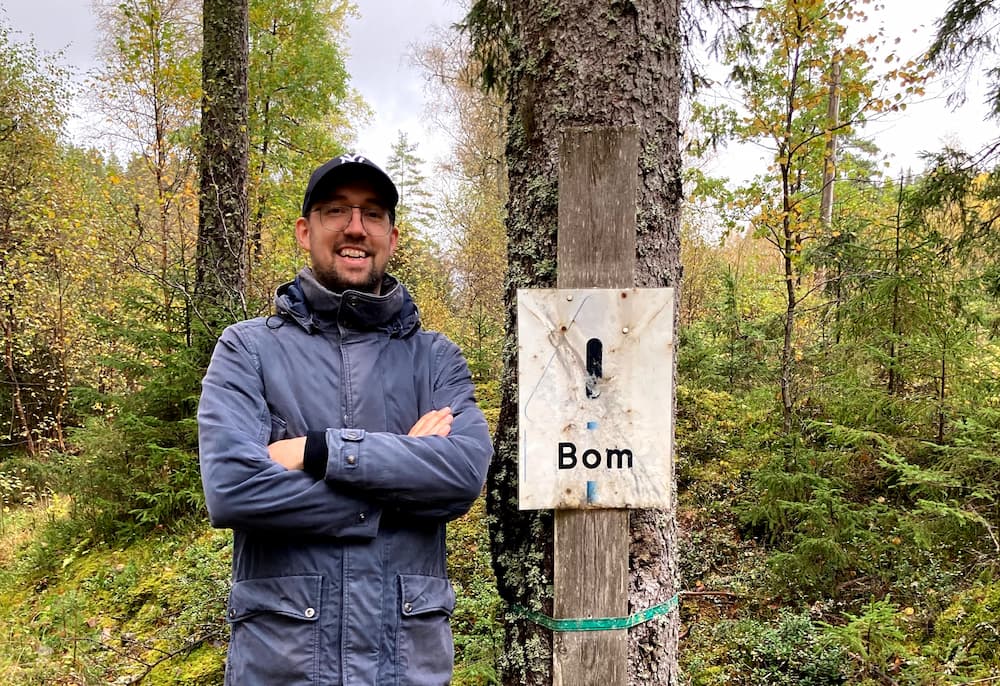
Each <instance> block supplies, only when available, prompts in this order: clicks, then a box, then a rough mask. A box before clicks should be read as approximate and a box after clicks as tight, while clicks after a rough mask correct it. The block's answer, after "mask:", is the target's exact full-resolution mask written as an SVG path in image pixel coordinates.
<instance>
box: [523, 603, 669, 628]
mask: <svg viewBox="0 0 1000 686" xmlns="http://www.w3.org/2000/svg"><path fill="white" fill-rule="evenodd" d="M679 601H680V596H679V595H675V596H674V597H673V598H671V599H670V600H668V601H667V602H665V603H660V604H659V605H654V606H653V607H651V608H649V609H648V610H643V611H642V612H636V613H635V614H631V615H629V616H628V617H598V618H594V619H554V618H552V617H548V616H546V615H543V614H540V613H538V612H532V611H531V610H526V609H524V608H523V607H520V606H519V605H513V606H511V609H512V610H513V611H514V613H515V614H517V615H519V616H521V617H524V618H525V619H529V620H531V621H532V622H534V623H535V624H538V625H540V626H544V627H545V628H546V629H551V630H552V631H613V630H615V629H631V628H632V627H634V626H638V625H639V624H643V623H645V622H648V621H649V620H651V619H654V618H656V617H660V616H663V615H666V614H668V613H669V612H671V611H673V610H675V609H677V605H678V603H679Z"/></svg>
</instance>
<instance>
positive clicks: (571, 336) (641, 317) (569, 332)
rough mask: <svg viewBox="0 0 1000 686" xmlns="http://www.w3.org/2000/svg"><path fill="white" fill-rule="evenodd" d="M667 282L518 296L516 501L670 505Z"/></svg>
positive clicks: (670, 303)
mask: <svg viewBox="0 0 1000 686" xmlns="http://www.w3.org/2000/svg"><path fill="white" fill-rule="evenodd" d="M673 330H674V293H673V289H672V288H654V289H636V288H631V289H628V288H614V289H558V290H555V289H547V290H546V289H538V290H535V289H531V290H518V292H517V338H518V389H519V391H518V411H519V413H518V432H519V446H520V448H519V451H518V452H519V455H518V457H519V465H518V466H519V479H518V483H519V488H518V505H519V507H520V508H521V509H522V510H534V509H544V508H560V509H563V508H565V509H581V508H669V507H670V506H671V484H672V482H673V434H674V431H673V406H674V403H673V390H674V383H673V369H674V360H673V355H674V351H673V348H674V341H673Z"/></svg>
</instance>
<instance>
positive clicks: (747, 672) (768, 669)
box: [686, 611, 847, 686]
mask: <svg viewBox="0 0 1000 686" xmlns="http://www.w3.org/2000/svg"><path fill="white" fill-rule="evenodd" d="M713 631H714V632H716V633H718V634H719V638H720V639H721V640H722V641H724V642H725V644H726V645H728V646H731V649H730V650H728V651H727V652H726V653H725V654H719V655H715V656H713V658H712V659H709V660H706V659H704V658H700V659H698V660H696V661H691V662H689V663H688V664H687V665H686V669H687V671H688V673H689V674H691V675H692V677H691V682H690V683H691V685H692V686H715V685H716V684H736V685H741V686H759V685H760V684H773V685H775V686H835V685H837V684H843V683H846V682H847V679H846V676H845V667H846V663H847V655H846V653H845V651H844V649H843V648H841V647H840V646H838V645H836V644H833V643H831V642H829V641H827V640H824V638H823V633H822V631H821V630H820V628H819V627H818V626H817V625H815V624H814V623H813V621H812V619H811V618H810V616H809V614H808V613H795V612H791V611H782V612H781V613H780V614H779V616H778V617H777V618H776V619H775V621H774V622H764V621H758V620H753V619H745V620H739V621H731V620H725V621H722V622H720V623H719V625H718V626H717V627H715V628H714V629H713Z"/></svg>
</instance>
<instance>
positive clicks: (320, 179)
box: [302, 153, 399, 218]
mask: <svg viewBox="0 0 1000 686" xmlns="http://www.w3.org/2000/svg"><path fill="white" fill-rule="evenodd" d="M350 181H368V182H369V183H370V184H372V186H373V187H374V188H375V192H376V193H378V196H379V201H380V202H381V203H383V204H384V205H385V209H387V210H389V212H390V213H391V214H392V215H393V217H394V218H395V215H396V203H398V202H399V191H397V190H396V184H394V183H393V182H392V179H390V178H389V175H388V174H386V173H385V172H384V171H382V170H381V169H380V168H379V166H378V165H377V164H375V163H374V162H372V161H371V160H370V159H368V158H367V157H365V156H363V155H358V154H356V153H347V154H345V155H341V156H340V157H334V158H333V159H332V160H330V161H329V162H327V163H326V164H324V165H322V166H321V167H317V168H316V171H314V172H313V173H312V176H310V177H309V184H308V185H307V186H306V195H305V197H304V198H303V199H302V216H303V217H305V216H306V215H307V214H309V208H310V207H312V205H313V203H314V202H315V201H317V200H321V199H322V198H323V196H324V194H326V193H328V192H329V191H330V190H331V189H333V188H336V187H337V186H340V185H342V184H345V183H348V182H350Z"/></svg>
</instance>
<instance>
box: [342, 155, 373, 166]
mask: <svg viewBox="0 0 1000 686" xmlns="http://www.w3.org/2000/svg"><path fill="white" fill-rule="evenodd" d="M345 162H360V163H362V164H367V163H368V160H366V159H365V158H364V155H350V154H348V155H341V156H340V163H341V164H344V163H345Z"/></svg>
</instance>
